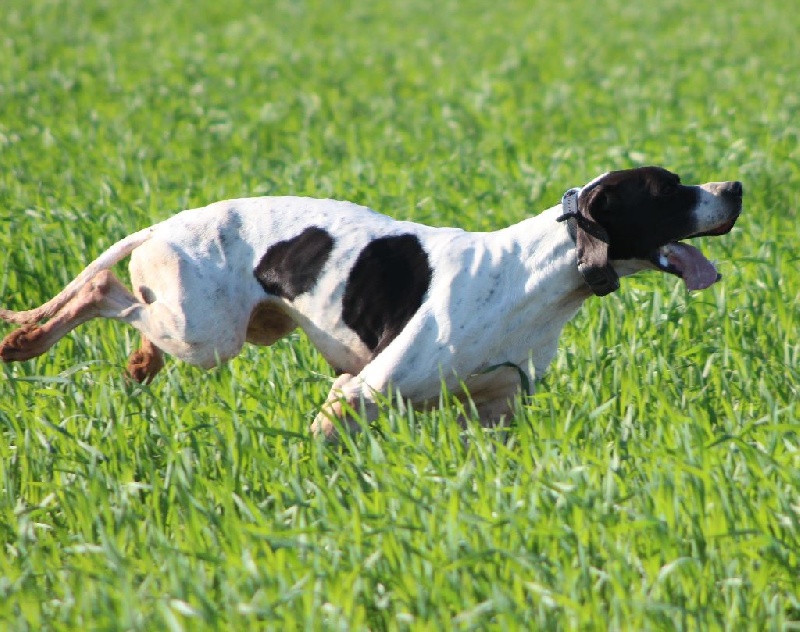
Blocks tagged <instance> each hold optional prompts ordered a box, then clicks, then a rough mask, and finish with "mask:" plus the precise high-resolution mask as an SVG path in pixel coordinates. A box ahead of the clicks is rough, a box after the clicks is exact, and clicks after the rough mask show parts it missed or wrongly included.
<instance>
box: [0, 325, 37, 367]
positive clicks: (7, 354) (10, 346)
mask: <svg viewBox="0 0 800 632" xmlns="http://www.w3.org/2000/svg"><path fill="white" fill-rule="evenodd" d="M41 337H42V330H41V328H39V327H37V326H36V325H25V326H24V327H20V328H19V329H15V330H14V331H12V332H11V333H10V334H8V335H7V336H6V337H5V338H3V341H2V342H0V359H2V360H3V362H21V361H22V360H30V359H31V358H35V357H36V356H38V355H41V354H42V353H43V351H45V350H47V347H45V348H44V349H43V350H40V347H41V344H40V343H41Z"/></svg>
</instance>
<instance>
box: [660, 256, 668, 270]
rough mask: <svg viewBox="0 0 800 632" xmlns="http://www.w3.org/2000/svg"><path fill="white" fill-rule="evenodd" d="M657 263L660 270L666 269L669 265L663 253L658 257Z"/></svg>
mask: <svg viewBox="0 0 800 632" xmlns="http://www.w3.org/2000/svg"><path fill="white" fill-rule="evenodd" d="M658 263H659V265H660V266H661V267H662V268H666V267H667V266H668V265H669V259H667V255H665V254H664V253H663V252H662V253H661V254H659V255H658Z"/></svg>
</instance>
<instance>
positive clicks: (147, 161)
mask: <svg viewBox="0 0 800 632" xmlns="http://www.w3.org/2000/svg"><path fill="white" fill-rule="evenodd" d="M2 12H3V20H4V23H5V24H6V27H7V28H6V29H5V30H4V31H3V36H2V38H0V58H2V60H3V61H2V63H0V202H1V203H0V221H2V223H3V227H4V230H3V231H0V245H2V254H0V297H1V298H0V302H2V304H3V305H4V306H8V307H12V308H25V307H30V306H33V305H36V304H39V303H41V302H43V301H44V300H46V299H47V298H49V297H50V296H52V295H54V294H55V293H56V292H57V291H58V290H59V289H60V288H61V287H62V286H63V285H64V283H66V282H67V281H68V280H69V279H70V278H72V277H73V276H74V275H75V274H77V272H78V271H79V270H80V269H81V268H82V266H83V265H84V264H85V263H86V262H88V261H89V260H90V259H91V258H92V257H93V256H94V255H96V254H98V253H99V252H101V251H102V250H103V249H104V248H105V247H107V246H108V245H110V244H111V243H112V242H113V241H114V240H116V239H118V238H120V237H122V236H123V235H125V234H127V233H129V232H132V231H133V230H135V229H137V228H140V227H142V226H144V225H146V224H149V223H151V222H153V221H157V220H159V219H162V218H164V217H167V216H168V215H169V214H171V213H172V212H175V211H177V210H181V209H183V208H188V207H192V206H199V205H203V204H206V203H208V202H210V201H213V200H216V199H220V198H230V197H237V196H241V195H261V194H301V195H313V196H317V197H326V196H332V197H336V198H342V199H349V200H352V201H355V202H359V203H363V204H366V205H368V206H371V207H373V208H376V209H378V210H380V211H383V212H387V213H389V214H392V215H394V216H396V217H401V218H405V219H414V220H418V221H424V222H428V223H432V224H437V225H458V226H461V227H464V228H468V229H473V230H492V229H496V228H500V227H502V226H505V225H507V224H509V223H511V222H514V221H519V220H521V219H523V218H524V217H526V216H528V215H529V214H532V213H535V212H538V211H540V210H542V209H543V208H546V207H548V206H551V205H552V204H554V203H555V202H556V201H557V200H558V199H559V197H560V195H561V194H562V193H563V191H564V190H565V189H566V188H568V187H570V186H575V185H580V184H582V183H584V182H586V181H588V180H589V179H591V178H593V177H595V176H596V175H598V174H600V173H602V172H604V171H607V170H609V169H613V168H624V167H630V166H636V165H640V164H661V165H664V166H666V167H668V168H670V169H673V170H675V171H677V172H679V173H680V174H681V175H683V176H684V179H685V180H686V181H695V182H697V181H708V180H717V179H733V178H738V179H741V180H742V181H743V182H744V186H745V192H746V197H745V214H744V215H743V216H742V218H741V220H740V221H739V223H738V225H737V228H736V229H735V230H734V231H733V233H732V234H731V235H730V236H727V237H724V238H719V239H713V240H706V243H705V244H704V245H703V248H704V250H705V251H706V252H707V253H708V254H709V255H710V256H711V257H712V258H715V259H718V260H719V262H720V264H719V265H720V269H721V271H722V273H723V275H724V280H723V282H722V283H720V284H717V285H716V286H714V287H713V288H712V289H710V290H707V291H705V292H702V293H694V294H691V295H688V294H687V293H686V292H685V291H684V289H683V286H682V284H680V282H677V281H676V279H674V278H671V277H670V278H667V277H664V276H659V275H656V274H652V275H649V276H648V275H643V276H641V277H638V278H635V279H628V280H625V281H624V282H623V289H622V291H621V292H620V293H618V294H617V295H614V296H612V297H609V298H606V299H602V300H600V299H593V300H591V301H589V302H588V303H587V305H586V306H585V308H584V309H583V311H582V312H581V313H580V314H579V316H578V317H577V318H576V319H575V321H574V322H573V323H572V324H571V325H570V326H568V327H567V329H566V330H565V333H564V336H563V338H562V344H561V348H560V351H559V353H558V355H557V357H556V360H555V361H554V363H553V366H552V367H551V370H550V372H549V373H548V375H547V376H544V378H543V380H542V381H541V382H540V383H539V385H538V388H537V392H536V394H535V395H534V396H533V397H532V398H531V399H529V400H527V401H525V402H520V405H519V411H518V414H517V416H516V418H515V420H514V424H513V426H512V427H511V428H508V429H504V430H503V431H502V432H498V433H493V432H486V431H483V430H482V429H480V428H478V427H473V426H470V427H469V428H467V429H466V430H462V429H460V428H459V427H458V426H457V424H455V422H454V419H455V415H456V409H455V406H453V405H446V406H445V407H444V408H443V409H442V410H437V411H432V412H430V413H425V414H413V413H411V412H409V411H405V410H402V409H399V408H396V407H387V408H386V410H385V411H384V412H383V413H382V415H381V418H380V419H379V420H378V422H377V423H376V424H375V425H374V427H373V428H372V429H371V430H370V431H369V432H366V433H363V434H361V435H359V436H357V437H355V438H354V439H353V440H352V441H347V442H345V444H344V445H342V446H338V447H328V446H324V445H320V444H318V443H317V442H315V441H313V440H312V439H311V438H310V437H309V434H308V425H309V423H310V421H311V420H312V419H313V416H314V414H315V411H316V410H317V408H318V407H319V405H320V403H321V402H322V401H323V400H324V398H325V395H326V393H327V390H328V389H329V387H330V383H331V380H332V377H331V376H332V373H331V371H330V369H329V368H328V367H327V366H326V365H325V363H324V361H323V360H322V359H321V358H320V357H319V355H318V354H316V352H315V351H314V350H313V349H312V348H311V346H310V344H309V343H308V341H307V340H306V339H305V338H304V337H303V336H302V335H301V334H293V335H292V336H291V337H290V338H288V339H287V340H284V341H281V342H280V343H278V344H276V345H275V346H274V347H272V348H269V349H255V348H248V349H246V350H245V352H244V353H243V354H242V356H241V357H240V358H238V359H236V360H235V361H233V362H231V363H230V364H228V365H227V366H225V367H222V368H220V369H217V370H214V371H210V372H202V371H199V370H196V369H193V368H191V367H188V366H186V365H182V364H179V363H177V362H174V361H173V362H171V363H170V364H169V365H168V367H167V369H166V370H165V371H164V372H163V373H162V374H161V375H160V376H159V378H158V380H156V382H154V383H153V384H152V385H150V386H139V385H135V384H132V383H130V382H129V381H127V380H126V379H125V378H124V376H123V367H124V365H125V362H126V357H127V354H128V353H129V351H130V350H131V349H132V348H133V346H134V345H135V344H136V338H135V336H134V334H133V332H132V331H129V330H125V329H124V328H123V327H121V326H118V325H117V324H114V323H90V324H88V325H86V326H84V327H82V328H81V329H79V330H78V331H76V332H75V333H74V334H73V335H71V336H69V337H68V338H67V339H65V340H64V341H63V342H61V343H60V344H59V345H58V347H57V348H56V349H54V350H53V351H52V352H50V353H48V354H46V355H45V356H44V357H43V358H40V359H38V360H35V361H31V362H26V363H22V364H16V365H12V366H6V367H4V368H3V376H2V377H0V532H1V533H2V541H3V549H2V552H0V623H2V626H4V627H7V628H9V629H15V630H25V629H30V630H39V629H63V630H73V629H78V628H81V627H82V628H86V629H120V630H130V629H142V630H144V629H147V630H151V629H168V628H171V629H186V630H199V629H215V628H227V629H235V630H247V629H276V630H288V629H294V628H304V629H367V628H368V629H373V630H381V629H390V630H392V629H484V628H492V629H577V628H580V629H603V628H612V629H637V630H641V629H719V628H727V629H736V630H738V629H754V630H756V629H757V630H763V629H776V630H777V629H789V628H792V627H794V628H795V629H796V628H797V627H800V597H798V594H800V589H798V581H797V578H798V577H800V559H799V556H800V451H799V450H800V442H799V441H798V435H797V429H798V422H799V421H800V419H798V417H800V407H799V406H798V404H797V401H798V391H797V384H798V366H800V342H798V336H797V331H798V329H797V323H798V320H799V318H798V316H800V314H798V311H799V309H798V304H800V303H799V300H800V283H798V279H800V275H798V273H797V266H798V254H797V247H796V245H797V244H798V243H800V229H798V221H797V208H798V206H799V205H800V193H798V191H800V166H798V165H800V154H798V146H800V127H799V125H800V123H798V121H800V97H798V92H797V86H798V85H800V56H798V55H797V50H796V41H797V37H796V35H797V32H798V28H800V17H798V16H800V14H798V13H797V12H796V11H794V12H791V11H789V10H788V9H787V8H786V6H785V5H784V4H783V3H778V2H773V1H772V0H769V1H767V2H762V3H758V4H753V3H751V2H745V0H732V1H731V2H727V3H721V4H720V3H717V4H713V3H706V4H702V3H701V4H698V3H688V2H685V1H684V0H675V1H673V2H666V3H664V2H660V3H654V2H644V3H639V4H630V3H622V2H619V1H618V0H603V1H601V2H592V3H589V2H580V1H578V0H571V1H569V2H561V3H538V4H537V3H534V4H531V3H528V2H517V1H513V0H512V1H510V2H507V3H501V4H497V3H485V2H479V1H478V0H466V1H459V2H455V1H446V2H443V3H435V4H431V3H424V2H418V1H417V0H410V1H409V2H382V1H381V2H374V3H355V4H354V3H339V2H324V3H323V2H283V1H278V2H273V3H267V4H265V5H262V6H259V5H255V4H252V3H247V2H239V1H236V0H234V1H233V2H225V3H214V2H206V1H204V0H201V1H200V2H193V3H186V2H171V3H163V2H155V1H151V0H143V1H140V2H136V3H133V2H110V1H106V0H92V1H91V2H83V3H81V4H80V9H79V10H78V8H77V7H76V6H75V5H74V4H70V3H66V2H62V1H60V0H41V1H38V2H21V1H20V0H6V2H4V4H3V10H2ZM5 331H7V329H5V330H4V332H5ZM443 397H444V399H445V401H446V400H447V397H446V394H445V395H444V396H443Z"/></svg>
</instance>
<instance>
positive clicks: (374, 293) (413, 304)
mask: <svg viewBox="0 0 800 632" xmlns="http://www.w3.org/2000/svg"><path fill="white" fill-rule="evenodd" d="M432 276H433V271H432V270H431V267H430V264H429V263H428V255H427V254H426V253H425V251H424V250H423V249H422V245H421V244H420V243H419V239H417V238H416V237H415V236H414V235H395V236H391V237H381V238H380V239H376V240H375V241H372V242H370V243H369V244H368V245H367V246H366V247H365V248H364V249H363V250H362V251H361V253H360V254H359V255H358V259H356V262H355V265H354V266H353V269H352V270H350V276H349V278H348V279H347V286H346V287H345V291H344V297H343V298H342V318H343V320H344V322H345V324H346V325H347V326H348V327H350V328H351V329H352V330H353V331H355V332H356V333H357V334H358V337H359V338H361V340H362V341H363V343H364V344H365V345H367V347H368V348H369V349H370V350H371V351H372V352H373V357H374V356H376V355H378V353H380V352H381V351H382V350H383V349H384V348H385V347H386V346H387V345H388V344H389V343H390V342H391V341H392V340H394V338H395V337H396V336H397V334H399V333H400V332H401V331H402V330H403V327H405V326H406V324H407V323H408V321H409V320H410V319H411V317H412V316H413V315H414V314H415V313H416V311H417V310H418V309H419V306H420V305H422V299H423V298H424V296H425V293H426V292H427V291H428V288H429V287H430V284H431V277H432Z"/></svg>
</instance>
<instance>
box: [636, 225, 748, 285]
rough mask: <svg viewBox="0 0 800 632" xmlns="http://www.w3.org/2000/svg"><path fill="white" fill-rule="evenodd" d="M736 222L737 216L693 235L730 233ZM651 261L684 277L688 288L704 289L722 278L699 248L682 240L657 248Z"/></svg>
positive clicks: (671, 272)
mask: <svg viewBox="0 0 800 632" xmlns="http://www.w3.org/2000/svg"><path fill="white" fill-rule="evenodd" d="M735 223H736V218H733V219H731V220H729V221H727V222H724V223H722V224H720V225H719V226H717V227H716V228H713V229H712V230H709V231H704V232H702V233H697V234H695V235H691V237H705V236H716V235H724V234H726V233H729V232H730V231H731V229H732V228H733V225H734V224H735ZM650 261H651V262H652V263H653V264H654V265H655V266H656V267H657V268H658V269H659V270H663V271H664V272H669V273H670V274H674V275H675V276H678V277H680V278H682V279H683V282H684V284H685V285H686V289H687V290H704V289H706V288H707V287H709V286H711V285H714V283H716V282H717V281H719V280H720V279H721V278H722V275H721V274H720V273H719V272H717V268H716V267H715V266H714V264H713V263H711V261H709V260H708V259H707V258H706V256H705V255H704V254H703V253H702V252H700V250H699V249H698V248H695V247H694V246H690V245H689V244H685V243H683V242H681V241H671V242H670V243H668V244H666V245H665V246H661V248H658V249H656V250H655V251H654V252H653V254H652V255H651V256H650Z"/></svg>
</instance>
